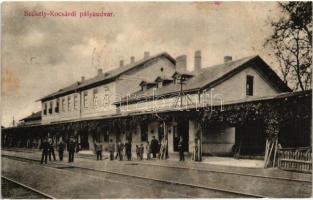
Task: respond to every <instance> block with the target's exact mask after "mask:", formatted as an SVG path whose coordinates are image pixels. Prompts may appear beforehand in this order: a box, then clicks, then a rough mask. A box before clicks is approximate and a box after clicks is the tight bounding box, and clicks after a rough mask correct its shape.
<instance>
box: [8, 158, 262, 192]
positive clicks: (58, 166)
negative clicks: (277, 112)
mask: <svg viewBox="0 0 313 200" xmlns="http://www.w3.org/2000/svg"><path fill="white" fill-rule="evenodd" d="M2 156H3V157H4V158H8V159H13V160H17V161H22V162H31V163H33V164H38V165H40V160H38V159H33V158H26V157H19V156H13V155H5V154H2ZM44 166H45V167H49V168H55V169H59V170H68V171H72V172H73V171H74V172H75V171H80V173H82V172H86V173H87V172H94V173H106V174H112V175H116V176H122V177H129V178H133V179H141V180H146V181H153V182H158V183H163V184H169V185H177V186H182V187H190V188H196V189H203V190H208V191H216V192H223V193H226V194H229V195H234V196H236V197H242V198H266V196H262V195H256V194H249V193H244V192H238V191H232V190H228V189H221V188H215V187H207V186H203V185H196V184H191V183H183V182H178V181H174V180H163V179H157V178H150V177H144V176H138V175H132V174H126V173H121V172H116V171H110V170H98V169H93V168H88V167H81V166H70V165H68V164H63V163H53V165H44Z"/></svg>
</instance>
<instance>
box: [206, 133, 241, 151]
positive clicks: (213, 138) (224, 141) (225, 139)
mask: <svg viewBox="0 0 313 200" xmlns="http://www.w3.org/2000/svg"><path fill="white" fill-rule="evenodd" d="M234 144H235V127H225V128H223V127H215V128H213V127H212V128H208V129H206V130H204V132H203V134H202V153H205V154H209V155H229V154H231V153H232V147H233V145H234Z"/></svg>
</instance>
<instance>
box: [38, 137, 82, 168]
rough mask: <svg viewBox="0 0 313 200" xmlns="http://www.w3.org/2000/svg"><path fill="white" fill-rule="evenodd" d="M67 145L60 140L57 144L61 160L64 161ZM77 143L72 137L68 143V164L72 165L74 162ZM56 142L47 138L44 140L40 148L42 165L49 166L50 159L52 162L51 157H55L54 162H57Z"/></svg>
mask: <svg viewBox="0 0 313 200" xmlns="http://www.w3.org/2000/svg"><path fill="white" fill-rule="evenodd" d="M65 146H66V145H65V143H64V141H63V140H60V141H59V143H58V144H57V151H58V153H59V160H60V161H63V156H64V150H65ZM76 146H77V145H76V141H75V139H74V138H73V137H70V139H69V140H68V142H67V151H68V162H70V163H72V162H74V154H75V150H76ZM54 147H55V144H54V141H53V139H52V138H49V137H45V138H44V139H43V140H42V143H41V145H40V147H39V149H41V150H42V155H41V161H40V163H41V164H43V163H45V164H47V160H48V157H49V161H51V156H52V157H53V160H54V161H56V157H55V153H54Z"/></svg>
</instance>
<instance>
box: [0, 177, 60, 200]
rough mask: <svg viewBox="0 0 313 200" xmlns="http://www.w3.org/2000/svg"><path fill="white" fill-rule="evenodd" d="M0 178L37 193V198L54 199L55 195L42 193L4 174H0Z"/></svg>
mask: <svg viewBox="0 0 313 200" xmlns="http://www.w3.org/2000/svg"><path fill="white" fill-rule="evenodd" d="M1 178H2V179H4V180H6V181H8V182H10V183H13V184H15V185H18V186H19V187H22V188H24V189H26V190H28V191H30V192H32V193H35V194H37V196H38V197H39V198H42V199H56V198H55V197H53V196H51V195H49V194H46V193H44V192H41V191H39V190H37V189H35V188H32V187H29V186H27V185H25V184H23V183H21V182H19V181H16V180H13V179H11V178H8V177H6V176H3V175H1Z"/></svg>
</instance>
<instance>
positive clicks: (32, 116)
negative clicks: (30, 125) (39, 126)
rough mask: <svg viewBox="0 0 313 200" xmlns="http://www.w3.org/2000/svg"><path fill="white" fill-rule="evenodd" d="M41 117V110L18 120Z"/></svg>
mask: <svg viewBox="0 0 313 200" xmlns="http://www.w3.org/2000/svg"><path fill="white" fill-rule="evenodd" d="M38 119H41V111H38V112H35V113H32V114H31V115H29V116H27V117H25V118H23V119H21V120H19V121H30V120H38Z"/></svg>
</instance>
